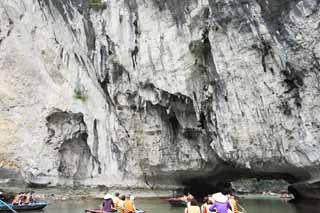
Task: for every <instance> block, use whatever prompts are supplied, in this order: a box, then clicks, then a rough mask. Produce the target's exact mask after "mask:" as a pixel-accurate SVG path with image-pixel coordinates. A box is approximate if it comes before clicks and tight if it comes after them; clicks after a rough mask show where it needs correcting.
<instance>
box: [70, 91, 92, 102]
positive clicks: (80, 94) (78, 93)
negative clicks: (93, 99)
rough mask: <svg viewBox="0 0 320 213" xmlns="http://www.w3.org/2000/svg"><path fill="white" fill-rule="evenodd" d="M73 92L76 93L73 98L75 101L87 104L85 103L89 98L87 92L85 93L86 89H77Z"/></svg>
mask: <svg viewBox="0 0 320 213" xmlns="http://www.w3.org/2000/svg"><path fill="white" fill-rule="evenodd" d="M73 92H74V95H73V97H74V98H75V99H78V100H81V101H83V102H85V101H86V100H87V99H88V96H87V94H86V92H85V90H84V89H81V88H75V89H74V90H73Z"/></svg>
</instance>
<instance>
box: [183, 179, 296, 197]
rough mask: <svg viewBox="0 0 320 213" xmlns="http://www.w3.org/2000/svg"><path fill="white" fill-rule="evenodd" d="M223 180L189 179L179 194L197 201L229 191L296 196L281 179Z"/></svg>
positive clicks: (240, 193)
mask: <svg viewBox="0 0 320 213" xmlns="http://www.w3.org/2000/svg"><path fill="white" fill-rule="evenodd" d="M215 180H216V181H215ZM221 180H222V181H221ZM223 180H224V179H217V178H206V179H204V178H199V179H190V180H187V181H184V182H183V185H184V189H183V192H181V194H182V193H183V194H187V193H191V194H192V195H193V196H194V197H195V198H196V199H198V200H199V199H202V198H203V197H205V196H207V195H210V194H213V193H217V192H225V193H226V192H231V191H234V192H235V193H236V194H237V195H245V194H264V195H271V196H272V195H279V194H285V195H289V194H290V192H291V193H292V194H294V197H296V194H295V193H294V192H293V191H292V190H290V183H289V182H288V181H287V180H285V179H282V178H274V179H273V178H271V179H261V178H260V177H258V178H240V179H238V180H230V181H228V180H227V181H223ZM289 190H290V192H289Z"/></svg>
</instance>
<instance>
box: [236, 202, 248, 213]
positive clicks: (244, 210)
mask: <svg viewBox="0 0 320 213" xmlns="http://www.w3.org/2000/svg"><path fill="white" fill-rule="evenodd" d="M237 204H238V206H239V207H240V208H241V210H242V212H243V213H248V212H247V210H246V209H245V208H244V207H243V206H241V205H240V203H239V202H237Z"/></svg>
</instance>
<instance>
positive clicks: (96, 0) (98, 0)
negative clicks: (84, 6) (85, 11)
mask: <svg viewBox="0 0 320 213" xmlns="http://www.w3.org/2000/svg"><path fill="white" fill-rule="evenodd" d="M88 2H89V7H90V8H94V9H101V8H103V7H104V6H105V4H104V2H103V1H102V0H88Z"/></svg>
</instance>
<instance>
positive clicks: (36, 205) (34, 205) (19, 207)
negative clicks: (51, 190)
mask: <svg viewBox="0 0 320 213" xmlns="http://www.w3.org/2000/svg"><path fill="white" fill-rule="evenodd" d="M47 205H48V203H47V202H38V203H30V204H23V205H12V204H8V206H10V207H11V208H12V209H14V210H15V211H31V210H32V211H34V210H41V209H43V208H45V207H46V206H47ZM8 211H10V209H9V208H8V207H7V206H5V205H3V204H0V212H8Z"/></svg>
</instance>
